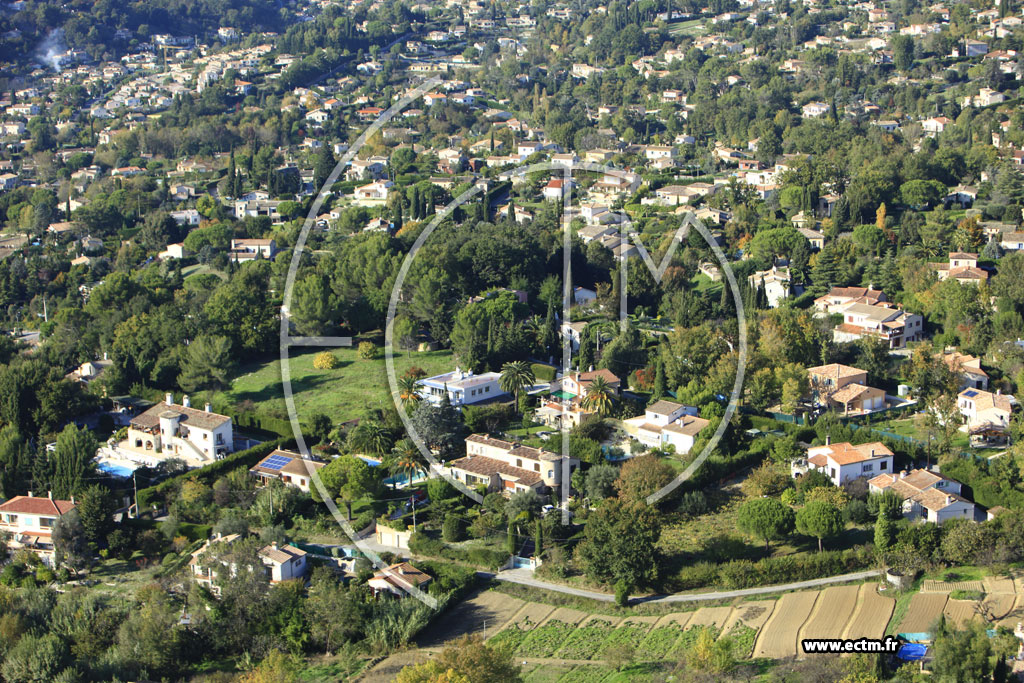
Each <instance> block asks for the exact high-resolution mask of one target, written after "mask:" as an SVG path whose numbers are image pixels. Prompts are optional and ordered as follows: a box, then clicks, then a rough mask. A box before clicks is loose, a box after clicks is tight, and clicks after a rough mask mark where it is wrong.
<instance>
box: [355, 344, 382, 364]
mask: <svg viewBox="0 0 1024 683" xmlns="http://www.w3.org/2000/svg"><path fill="white" fill-rule="evenodd" d="M356 353H357V354H358V355H359V358H360V359H361V360H373V359H374V358H376V357H377V346H376V345H375V344H374V343H373V342H368V341H363V342H359V347H358V349H357V351H356Z"/></svg>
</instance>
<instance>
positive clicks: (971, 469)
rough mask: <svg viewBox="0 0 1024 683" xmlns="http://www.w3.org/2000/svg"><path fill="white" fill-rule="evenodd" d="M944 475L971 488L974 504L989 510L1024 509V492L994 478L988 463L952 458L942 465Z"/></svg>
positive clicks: (972, 459) (971, 459)
mask: <svg viewBox="0 0 1024 683" xmlns="http://www.w3.org/2000/svg"><path fill="white" fill-rule="evenodd" d="M942 474H944V475H945V476H948V477H952V478H953V479H956V480H957V481H959V482H960V483H961V484H964V485H966V486H970V487H971V493H972V494H973V497H974V502H976V503H978V504H979V505H984V506H985V507H987V508H991V507H995V506H997V505H1002V506H1003V507H1005V508H1009V509H1014V510H1019V509H1024V492H1022V491H1019V490H1017V489H1015V488H1013V487H1012V486H1007V485H1004V483H1003V482H1002V481H1001V480H1000V479H999V478H997V477H995V476H993V475H992V474H991V472H990V471H989V468H988V463H981V462H978V461H977V460H975V459H974V458H963V457H961V458H952V459H950V460H949V461H948V462H944V463H943V464H942Z"/></svg>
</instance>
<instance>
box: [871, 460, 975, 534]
mask: <svg viewBox="0 0 1024 683" xmlns="http://www.w3.org/2000/svg"><path fill="white" fill-rule="evenodd" d="M961 489H962V487H961V485H960V482H958V481H956V480H955V479H950V478H949V477H944V476H942V475H941V474H936V473H935V472H929V471H928V470H920V469H918V470H911V471H910V472H907V471H905V470H904V471H903V472H899V473H896V472H891V473H888V474H879V475H878V476H877V477H873V478H872V479H870V480H869V481H868V491H869V492H870V493H882V492H884V491H892V492H893V493H895V494H896V495H897V496H899V497H900V499H902V500H903V508H902V510H903V515H904V516H905V517H908V518H910V519H923V520H927V521H929V522H932V523H933V524H942V523H943V522H945V521H947V520H950V519H970V520H973V519H974V503H972V502H971V501H969V500H967V499H966V498H964V497H963V496H962V495H960V493H961Z"/></svg>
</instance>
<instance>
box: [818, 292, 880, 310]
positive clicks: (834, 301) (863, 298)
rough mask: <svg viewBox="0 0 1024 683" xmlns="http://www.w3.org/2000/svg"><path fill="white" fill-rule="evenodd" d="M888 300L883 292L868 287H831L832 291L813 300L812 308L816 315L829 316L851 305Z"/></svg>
mask: <svg viewBox="0 0 1024 683" xmlns="http://www.w3.org/2000/svg"><path fill="white" fill-rule="evenodd" d="M888 300H889V299H888V298H887V297H886V296H885V292H883V291H882V290H880V289H872V288H870V287H833V288H832V290H831V291H830V292H829V293H828V294H826V295H824V296H819V297H818V298H817V299H815V300H814V308H815V310H816V311H817V314H824V315H831V314H833V313H842V312H843V311H844V310H846V307H847V306H849V305H851V304H868V305H869V306H874V305H875V304H878V303H882V302H886V301H888Z"/></svg>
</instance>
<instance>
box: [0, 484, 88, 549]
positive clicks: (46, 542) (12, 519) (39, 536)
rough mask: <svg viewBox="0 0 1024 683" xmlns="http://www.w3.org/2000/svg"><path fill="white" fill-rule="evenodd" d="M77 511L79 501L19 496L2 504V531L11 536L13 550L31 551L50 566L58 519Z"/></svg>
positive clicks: (0, 516) (0, 509)
mask: <svg viewBox="0 0 1024 683" xmlns="http://www.w3.org/2000/svg"><path fill="white" fill-rule="evenodd" d="M74 509H75V501H74V499H73V498H72V499H71V500H54V499H53V498H52V497H50V496H47V497H46V498H42V497H36V496H33V495H32V493H31V492H29V494H28V495H27V496H15V497H14V498H11V499H10V500H9V501H7V502H6V503H3V504H0V532H6V533H8V534H10V536H11V537H10V540H9V541H8V543H7V545H8V547H9V548H10V549H11V550H17V549H19V548H24V549H27V550H31V551H32V552H33V553H35V554H36V555H38V556H39V558H40V559H41V560H42V561H43V562H44V563H45V564H47V565H48V566H52V565H53V540H52V539H51V537H50V534H51V532H52V530H53V525H54V524H56V522H57V518H58V517H60V516H61V515H64V514H67V513H68V512H70V511H71V510H74Z"/></svg>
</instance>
